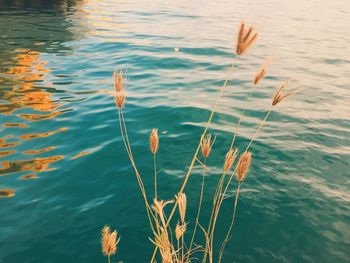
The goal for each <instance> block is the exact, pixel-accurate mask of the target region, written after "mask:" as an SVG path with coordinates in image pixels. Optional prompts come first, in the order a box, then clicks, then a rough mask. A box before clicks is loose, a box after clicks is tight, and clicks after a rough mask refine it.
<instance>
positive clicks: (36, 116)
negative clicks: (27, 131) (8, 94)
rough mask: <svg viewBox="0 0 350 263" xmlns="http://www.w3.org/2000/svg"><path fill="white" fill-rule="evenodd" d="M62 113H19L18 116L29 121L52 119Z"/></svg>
mask: <svg viewBox="0 0 350 263" xmlns="http://www.w3.org/2000/svg"><path fill="white" fill-rule="evenodd" d="M62 113H63V112H61V111H54V112H51V113H48V114H17V116H19V117H21V118H22V119H26V120H28V121H42V120H48V119H52V118H54V117H56V116H58V115H60V114H62Z"/></svg>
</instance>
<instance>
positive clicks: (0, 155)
mask: <svg viewBox="0 0 350 263" xmlns="http://www.w3.org/2000/svg"><path fill="white" fill-rule="evenodd" d="M14 153H16V151H15V150H10V151H4V152H0V158H2V157H5V156H7V155H11V154H14Z"/></svg>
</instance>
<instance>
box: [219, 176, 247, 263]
mask: <svg viewBox="0 0 350 263" xmlns="http://www.w3.org/2000/svg"><path fill="white" fill-rule="evenodd" d="M241 185H242V183H241V182H239V183H238V186H237V190H236V197H235V202H234V208H233V215H232V220H231V224H230V227H229V229H228V232H227V234H226V237H225V240H224V242H223V243H222V245H221V248H220V253H219V259H218V263H220V262H221V259H222V256H223V253H224V250H225V246H226V243H227V242H228V241H229V239H230V235H231V232H232V229H233V226H234V223H235V219H236V211H237V204H238V196H239V191H240V188H241Z"/></svg>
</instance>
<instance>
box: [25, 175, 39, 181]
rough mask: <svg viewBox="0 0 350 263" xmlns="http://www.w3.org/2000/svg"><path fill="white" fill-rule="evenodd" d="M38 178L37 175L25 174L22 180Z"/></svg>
mask: <svg viewBox="0 0 350 263" xmlns="http://www.w3.org/2000/svg"><path fill="white" fill-rule="evenodd" d="M36 178H38V176H37V175H36V174H25V175H22V176H21V179H22V180H28V179H36Z"/></svg>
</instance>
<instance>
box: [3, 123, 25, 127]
mask: <svg viewBox="0 0 350 263" xmlns="http://www.w3.org/2000/svg"><path fill="white" fill-rule="evenodd" d="M2 126H4V127H17V128H28V126H27V125H26V124H24V123H15V122H8V123H4V124H3V125H2Z"/></svg>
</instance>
